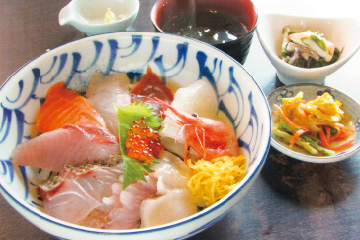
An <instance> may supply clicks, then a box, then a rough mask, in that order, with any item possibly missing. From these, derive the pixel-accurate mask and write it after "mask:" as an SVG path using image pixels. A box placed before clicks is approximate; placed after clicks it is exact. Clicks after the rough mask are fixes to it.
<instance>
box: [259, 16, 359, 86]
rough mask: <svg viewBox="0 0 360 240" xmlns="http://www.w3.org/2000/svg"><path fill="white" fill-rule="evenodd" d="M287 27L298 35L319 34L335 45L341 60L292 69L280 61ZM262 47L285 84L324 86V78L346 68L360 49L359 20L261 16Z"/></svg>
mask: <svg viewBox="0 0 360 240" xmlns="http://www.w3.org/2000/svg"><path fill="white" fill-rule="evenodd" d="M285 26H290V27H291V29H294V30H297V31H307V30H311V31H314V32H316V31H318V32H321V33H323V34H324V37H325V38H326V39H328V40H329V41H331V42H333V43H334V44H335V46H336V47H337V48H338V49H339V50H340V51H341V50H342V49H343V52H342V54H341V56H340V58H339V60H338V61H337V62H335V63H333V64H331V65H328V66H325V67H320V68H312V69H305V68H300V67H295V66H292V65H290V64H288V63H285V62H284V61H282V60H281V59H280V57H279V53H280V51H281V43H282V38H283V34H282V30H283V28H284V27H285ZM256 31H257V34H258V37H259V40H260V43H261V45H262V47H263V49H264V51H265V53H266V55H267V56H268V58H269V59H270V61H271V63H272V65H273V66H274V67H275V68H276V71H277V75H278V77H279V80H280V81H281V82H282V83H284V84H294V83H317V84H323V83H324V80H325V77H326V76H328V75H330V74H332V73H333V72H335V71H336V70H337V69H339V68H340V67H341V66H343V65H344V64H345V63H346V62H347V61H348V60H349V59H350V58H351V57H352V56H353V55H354V54H355V53H356V52H357V51H358V49H359V47H360V23H359V20H357V19H350V18H349V19H347V18H317V17H301V16H290V15H283V14H274V13H266V14H263V15H261V16H260V20H259V24H258V27H257V30H256Z"/></svg>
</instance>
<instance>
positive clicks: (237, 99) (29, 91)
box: [0, 33, 271, 239]
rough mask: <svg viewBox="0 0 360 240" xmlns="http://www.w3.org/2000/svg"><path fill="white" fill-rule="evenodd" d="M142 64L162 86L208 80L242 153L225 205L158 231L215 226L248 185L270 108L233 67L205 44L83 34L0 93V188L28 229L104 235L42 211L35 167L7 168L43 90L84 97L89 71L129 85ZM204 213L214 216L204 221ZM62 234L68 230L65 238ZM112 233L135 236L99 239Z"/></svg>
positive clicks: (27, 133)
mask: <svg viewBox="0 0 360 240" xmlns="http://www.w3.org/2000/svg"><path fill="white" fill-rule="evenodd" d="M147 66H150V67H151V68H152V70H153V71H154V72H155V73H157V74H158V75H160V76H161V77H162V81H163V83H164V84H166V83H167V80H168V79H169V78H171V79H172V80H176V81H177V82H178V83H179V84H180V85H182V86H185V85H188V84H190V83H192V82H194V81H197V80H199V79H206V80H207V81H209V82H210V83H211V85H212V86H213V88H214V90H215V92H216V94H217V101H218V104H219V111H222V112H224V113H225V115H226V116H227V117H228V118H229V120H230V121H231V122H232V124H233V127H234V129H235V132H236V135H237V140H238V143H239V146H240V147H241V151H242V153H243V154H244V155H245V156H246V157H247V159H248V160H249V170H248V175H247V176H246V177H245V178H244V180H243V181H242V183H241V184H239V187H237V188H236V189H235V190H234V191H233V192H232V193H230V194H229V196H228V197H227V199H226V201H223V202H219V203H218V204H216V205H215V206H214V207H212V208H210V209H209V210H206V211H202V212H200V213H199V214H198V215H196V216H195V217H193V218H190V219H188V220H185V221H180V223H177V224H175V225H170V227H169V226H168V227H162V228H160V229H162V230H163V231H166V232H167V234H170V235H171V233H170V232H171V231H172V230H171V228H172V227H175V228H181V227H182V226H184V225H185V226H188V227H189V226H190V222H191V221H194V220H195V221H200V222H201V224H200V225H201V227H200V228H192V227H190V228H189V229H188V232H184V233H177V235H176V237H177V238H178V239H182V238H188V237H189V236H191V235H194V234H196V233H197V232H199V231H202V230H204V229H206V228H207V227H209V226H210V225H212V224H214V223H215V222H217V221H218V220H219V219H220V218H221V217H222V216H223V215H224V213H225V212H226V211H227V210H228V209H229V208H230V207H231V206H232V205H233V204H235V202H236V201H238V200H239V199H240V198H241V197H242V196H243V195H244V193H243V192H245V191H243V190H247V189H248V188H249V186H250V183H252V182H253V181H254V179H255V178H256V176H257V175H258V173H259V171H260V169H261V167H262V165H263V163H264V161H265V159H266V155H267V152H268V149H269V141H270V128H271V126H270V111H269V107H268V104H267V101H266V98H265V96H264V94H263V92H262V90H261V89H260V87H259V86H258V84H257V83H256V81H254V79H253V78H252V77H251V76H250V75H249V74H248V73H247V72H246V71H245V70H244V69H243V68H242V66H241V65H240V64H238V63H236V62H235V61H233V60H232V59H230V58H228V57H227V56H226V55H225V54H223V53H222V52H220V51H218V50H216V49H215V48H213V47H211V46H210V45H205V44H203V43H201V42H198V41H194V40H191V39H187V38H184V37H179V36H175V35H170V34H161V33H131V34H129V33H117V34H104V35H98V36H93V37H88V38H85V39H81V40H78V41H74V42H72V43H69V44H65V45H63V46H61V47H59V48H55V49H53V50H51V51H49V52H46V53H44V54H43V55H41V56H40V57H38V58H37V59H34V60H33V61H31V62H29V63H27V64H26V65H25V66H24V67H23V68H21V69H20V70H19V71H18V72H16V73H15V74H14V75H12V76H11V77H10V78H9V79H8V80H7V82H5V84H4V85H3V86H2V87H1V89H0V102H1V105H0V107H1V111H2V112H1V113H0V116H1V120H0V121H1V126H0V147H1V149H2V151H1V153H0V154H1V156H0V184H1V185H0V191H1V192H2V193H3V195H4V196H5V198H6V199H7V200H8V201H9V202H10V204H11V205H13V206H14V207H15V208H16V209H17V210H18V211H20V212H21V213H22V214H24V215H26V216H28V218H29V219H32V218H34V217H35V218H37V219H41V221H39V222H38V223H37V222H35V223H34V222H33V223H34V224H35V225H38V226H40V225H41V224H47V225H49V226H51V227H53V228H54V231H53V232H49V233H50V234H53V235H55V236H58V237H60V238H67V237H66V236H72V235H71V234H75V235H74V236H76V234H84V232H85V234H86V235H88V236H91V234H93V233H99V232H103V233H106V231H105V230H104V231H102V230H98V229H87V230H86V231H84V230H79V229H78V228H77V227H76V226H75V225H72V226H71V224H67V223H63V222H60V223H58V222H57V220H55V219H52V218H51V217H49V216H47V215H46V214H43V213H42V212H41V208H42V201H41V200H40V199H38V198H37V195H36V185H35V184H34V183H33V181H32V176H33V175H34V174H37V169H34V168H30V167H18V166H13V165H12V163H11V152H12V150H13V149H14V148H15V147H16V145H18V144H19V143H21V142H23V141H26V140H28V139H30V138H32V137H34V136H35V135H36V133H34V131H33V126H34V123H35V121H36V118H37V114H38V111H39V108H40V105H41V103H42V102H43V101H44V97H45V94H46V91H47V89H48V88H49V87H50V86H52V85H53V84H54V83H56V82H59V81H65V82H66V84H67V86H68V87H69V88H71V89H74V90H76V91H79V92H84V90H85V89H86V87H87V84H88V80H89V79H90V77H91V75H92V74H93V73H94V72H95V71H101V72H103V73H105V74H109V73H126V74H127V75H128V76H129V78H130V79H131V80H132V81H133V82H136V81H138V80H139V79H140V77H141V75H142V74H143V73H144V72H146V68H147ZM229 202H231V204H229ZM209 212H213V213H214V214H215V216H216V217H215V218H214V219H210V218H208V217H207V214H208V213H209ZM59 226H60V227H59ZM56 228H57V229H56ZM43 229H44V228H43ZM59 229H60V230H59ZM64 229H65V230H64ZM62 230H64V231H65V232H61V231H62ZM68 230H71V231H70V232H71V233H67V231H68ZM49 231H50V229H49ZM150 232H152V231H150ZM119 233H121V234H120V235H121V236H124V237H125V238H126V236H127V237H129V236H132V234H134V235H136V234H140V233H138V232H136V231H133V232H130V233H127V234H123V233H122V232H121V231H118V232H114V233H112V234H109V233H106V234H105V235H106V237H107V238H106V239H111V238H112V237H114V236H117V239H119V237H120V235H119ZM69 234H70V235H69ZM170 235H169V236H170ZM78 236H82V235H78ZM125 238H124V239H125ZM120 239H122V238H120Z"/></svg>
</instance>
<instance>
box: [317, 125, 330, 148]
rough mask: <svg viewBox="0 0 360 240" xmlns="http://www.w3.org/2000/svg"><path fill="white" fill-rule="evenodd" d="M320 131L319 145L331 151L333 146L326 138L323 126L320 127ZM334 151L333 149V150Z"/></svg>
mask: <svg viewBox="0 0 360 240" xmlns="http://www.w3.org/2000/svg"><path fill="white" fill-rule="evenodd" d="M319 129H320V131H319V137H320V143H319V145H320V146H322V147H324V148H327V149H331V146H330V144H329V142H328V140H327V137H326V134H325V133H324V130H323V128H322V126H320V127H319ZM331 150H333V149H331Z"/></svg>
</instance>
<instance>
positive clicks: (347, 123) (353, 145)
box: [268, 83, 360, 163]
mask: <svg viewBox="0 0 360 240" xmlns="http://www.w3.org/2000/svg"><path fill="white" fill-rule="evenodd" d="M268 101H269V104H270V107H271V110H272V137H271V145H272V146H273V147H274V148H275V149H277V150H278V151H280V152H282V153H284V154H286V155H288V156H290V157H292V158H295V159H298V160H302V161H306V162H312V163H331V162H337V161H341V160H345V159H348V158H350V157H351V156H352V155H354V154H356V153H357V152H359V151H360V136H359V132H360V105H359V103H358V102H357V101H356V100H354V99H353V98H351V97H350V96H348V95H346V94H345V93H343V92H340V91H338V90H336V89H334V88H331V87H327V86H324V85H318V84H310V83H308V84H306V83H304V84H292V85H287V86H283V87H280V88H278V89H276V90H274V91H273V92H272V93H270V94H269V96H268Z"/></svg>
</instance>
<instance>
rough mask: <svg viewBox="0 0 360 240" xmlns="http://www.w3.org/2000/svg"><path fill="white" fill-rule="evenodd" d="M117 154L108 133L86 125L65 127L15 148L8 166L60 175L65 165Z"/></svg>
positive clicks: (113, 137) (115, 144)
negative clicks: (36, 168) (41, 170)
mask: <svg viewBox="0 0 360 240" xmlns="http://www.w3.org/2000/svg"><path fill="white" fill-rule="evenodd" d="M118 154H120V149H119V144H118V142H117V138H116V137H115V136H114V135H112V134H111V133H109V132H108V130H106V129H103V128H100V127H97V126H88V125H82V126H77V125H66V126H64V127H63V128H60V129H56V130H54V131H51V132H46V133H43V134H41V135H39V136H38V137H36V138H33V139H30V140H29V141H26V142H23V143H21V144H20V145H18V146H17V147H16V148H15V150H14V151H13V153H12V162H13V163H14V164H16V165H19V166H35V167H40V168H42V169H46V170H50V171H56V172H59V171H61V170H62V169H63V168H64V166H65V165H77V164H83V163H85V162H89V161H95V160H101V159H103V158H106V157H108V156H109V155H118Z"/></svg>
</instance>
